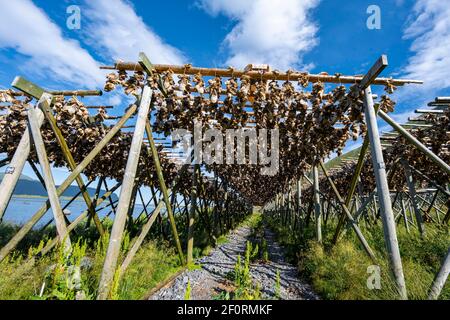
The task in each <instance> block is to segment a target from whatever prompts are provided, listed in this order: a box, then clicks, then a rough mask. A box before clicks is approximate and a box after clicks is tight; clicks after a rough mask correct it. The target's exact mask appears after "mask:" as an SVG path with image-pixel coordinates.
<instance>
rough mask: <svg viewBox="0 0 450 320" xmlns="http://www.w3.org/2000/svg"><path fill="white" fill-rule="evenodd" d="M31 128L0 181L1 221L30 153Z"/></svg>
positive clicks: (41, 119) (40, 118) (40, 116)
mask: <svg viewBox="0 0 450 320" xmlns="http://www.w3.org/2000/svg"><path fill="white" fill-rule="evenodd" d="M36 121H37V126H38V127H39V128H40V127H41V126H42V123H43V122H44V115H43V114H42V113H38V114H37V119H36ZM30 136H31V135H30V129H29V128H28V127H27V128H26V129H25V131H24V133H23V135H22V138H21V139H20V142H19V144H18V146H17V148H16V151H15V152H14V156H13V157H12V159H11V162H10V163H9V166H8V167H9V168H10V170H9V171H8V172H7V173H6V174H5V175H4V176H3V180H2V182H1V183H0V221H1V220H2V218H3V215H4V213H5V211H6V208H7V206H8V203H9V200H10V199H11V195H12V193H13V191H14V188H15V187H16V185H17V181H18V180H19V178H20V175H21V173H22V171H23V167H24V166H25V162H26V161H27V159H28V156H29V154H30V141H31V139H30ZM0 261H1V259H0Z"/></svg>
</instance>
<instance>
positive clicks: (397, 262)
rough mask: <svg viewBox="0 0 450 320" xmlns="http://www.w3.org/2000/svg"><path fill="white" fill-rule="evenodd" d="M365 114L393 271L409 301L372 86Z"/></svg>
mask: <svg viewBox="0 0 450 320" xmlns="http://www.w3.org/2000/svg"><path fill="white" fill-rule="evenodd" d="M364 113H365V117H366V122H367V134H368V135H369V140H370V149H371V154H372V165H373V169H374V173H375V179H376V184H377V193H378V198H379V201H380V206H381V216H382V220H383V230H384V236H385V241H386V246H387V251H388V254H389V258H390V264H391V269H392V272H393V274H394V277H395V281H396V284H397V289H398V291H399V294H400V297H401V298H402V299H407V293H406V285H405V278H404V275H403V266H402V260H401V257H400V250H399V247H398V241H397V232H396V228H395V221H394V213H393V212H392V205H391V197H390V193H389V186H388V181H387V177H386V167H385V163H384V159H383V153H382V150H381V143H380V136H379V133H378V124H377V119H376V114H375V109H374V105H373V98H372V91H371V89H370V86H369V87H367V88H366V89H365V90H364Z"/></svg>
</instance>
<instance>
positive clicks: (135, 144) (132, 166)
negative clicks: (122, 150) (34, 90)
mask: <svg viewBox="0 0 450 320" xmlns="http://www.w3.org/2000/svg"><path fill="white" fill-rule="evenodd" d="M151 98H152V90H151V89H150V87H148V86H144V89H143V92H142V97H141V101H140V105H139V112H138V117H137V120H136V126H135V130H134V134H133V139H132V142H131V147H130V153H129V155H128V160H127V165H126V168H125V175H124V179H123V183H122V188H121V191H120V196H119V204H118V205H117V211H116V216H115V218H114V224H113V227H112V230H111V238H110V241H109V245H108V250H107V252H106V258H105V262H104V265H103V271H102V274H101V278H100V285H99V288H98V296H97V299H99V300H105V299H108V297H109V294H110V290H111V284H112V281H113V278H114V275H115V272H116V267H117V259H118V258H119V254H120V248H121V246H122V238H123V230H124V227H125V222H126V219H127V213H128V207H129V205H130V200H131V194H132V192H133V186H134V182H135V178H136V170H137V167H138V163H139V156H140V152H141V147H142V141H143V139H144V131H145V124H146V121H147V117H148V113H149V110H150V101H151Z"/></svg>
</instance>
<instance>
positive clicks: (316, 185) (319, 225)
mask: <svg viewBox="0 0 450 320" xmlns="http://www.w3.org/2000/svg"><path fill="white" fill-rule="evenodd" d="M313 183H314V212H315V216H316V236H317V242H319V243H321V242H322V209H321V207H320V195H319V171H318V170H317V165H314V167H313Z"/></svg>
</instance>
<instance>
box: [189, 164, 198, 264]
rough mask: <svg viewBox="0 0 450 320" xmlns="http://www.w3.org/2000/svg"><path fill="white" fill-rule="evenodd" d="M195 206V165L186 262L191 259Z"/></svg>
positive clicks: (195, 167) (195, 166)
mask: <svg viewBox="0 0 450 320" xmlns="http://www.w3.org/2000/svg"><path fill="white" fill-rule="evenodd" d="M196 206H197V165H194V167H193V170H192V190H191V208H190V211H189V225H188V235H187V237H188V238H187V263H188V264H190V263H192V261H193V256H192V252H193V250H194V217H195V211H196Z"/></svg>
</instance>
